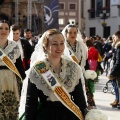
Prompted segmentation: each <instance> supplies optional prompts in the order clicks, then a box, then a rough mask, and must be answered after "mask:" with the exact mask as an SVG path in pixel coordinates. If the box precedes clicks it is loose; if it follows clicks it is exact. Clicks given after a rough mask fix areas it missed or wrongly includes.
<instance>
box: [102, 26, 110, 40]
mask: <svg viewBox="0 0 120 120" xmlns="http://www.w3.org/2000/svg"><path fill="white" fill-rule="evenodd" d="M108 36H110V26H107V27H104V28H103V37H104V38H108Z"/></svg>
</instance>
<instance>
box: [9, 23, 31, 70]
mask: <svg viewBox="0 0 120 120" xmlns="http://www.w3.org/2000/svg"><path fill="white" fill-rule="evenodd" d="M11 32H12V34H13V40H14V41H15V42H16V43H17V45H18V47H19V49H20V53H21V60H22V63H23V66H24V69H25V71H26V70H28V69H29V67H30V57H31V54H32V52H33V50H32V49H33V48H32V46H31V45H30V44H29V42H28V41H27V40H25V39H23V38H21V37H20V35H21V29H20V27H19V26H17V25H15V24H14V25H12V26H11Z"/></svg>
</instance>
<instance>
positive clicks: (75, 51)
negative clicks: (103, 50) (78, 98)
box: [62, 24, 93, 106]
mask: <svg viewBox="0 0 120 120" xmlns="http://www.w3.org/2000/svg"><path fill="white" fill-rule="evenodd" d="M62 34H63V35H64V37H65V43H66V46H67V48H68V49H69V55H70V56H71V57H72V58H73V60H74V61H75V62H76V63H77V64H79V66H80V67H81V68H82V73H83V75H84V73H85V70H87V69H89V64H87V67H86V69H85V66H86V63H88V59H87V58H88V48H87V46H86V45H85V43H84V42H83V40H82V37H81V33H80V31H79V30H78V28H77V26H76V25H74V24H68V25H67V26H66V27H65V28H64V29H63V31H62ZM82 84H83V90H84V94H85V97H87V98H86V101H87V103H88V105H89V104H90V105H91V106H92V104H93V99H92V94H91V93H90V90H89V87H88V85H87V83H85V78H84V77H83V79H82Z"/></svg>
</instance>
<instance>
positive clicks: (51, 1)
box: [44, 0, 59, 31]
mask: <svg viewBox="0 0 120 120" xmlns="http://www.w3.org/2000/svg"><path fill="white" fill-rule="evenodd" d="M58 11H59V0H44V27H45V28H44V30H45V31H46V30H48V29H51V28H56V29H58V28H59V24H58Z"/></svg>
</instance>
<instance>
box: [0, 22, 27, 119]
mask: <svg viewBox="0 0 120 120" xmlns="http://www.w3.org/2000/svg"><path fill="white" fill-rule="evenodd" d="M9 31H10V25H9V23H8V22H7V21H6V20H1V21H0V120H17V119H18V107H19V99H20V92H21V85H22V79H24V78H25V72H24V68H23V66H22V61H21V57H20V50H19V48H18V46H17V44H16V43H15V42H13V41H10V40H8V39H7V37H8V35H9Z"/></svg>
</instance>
